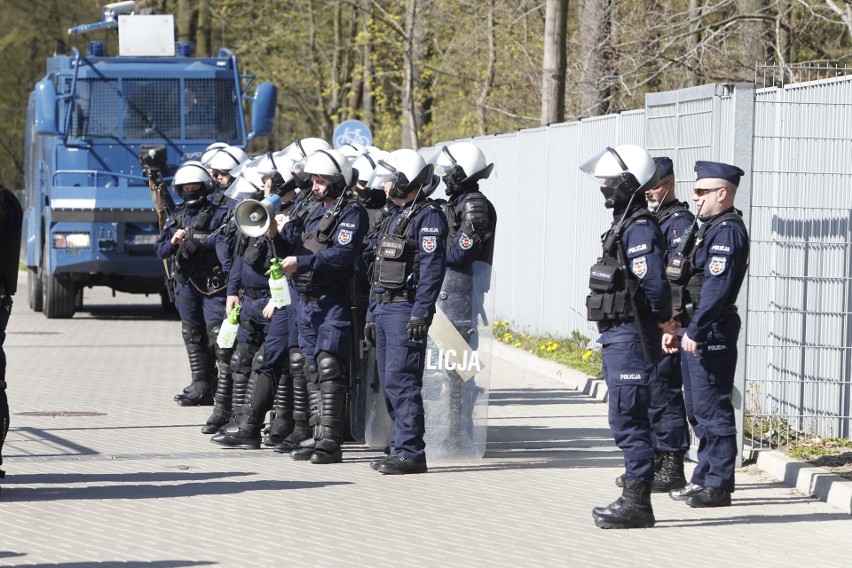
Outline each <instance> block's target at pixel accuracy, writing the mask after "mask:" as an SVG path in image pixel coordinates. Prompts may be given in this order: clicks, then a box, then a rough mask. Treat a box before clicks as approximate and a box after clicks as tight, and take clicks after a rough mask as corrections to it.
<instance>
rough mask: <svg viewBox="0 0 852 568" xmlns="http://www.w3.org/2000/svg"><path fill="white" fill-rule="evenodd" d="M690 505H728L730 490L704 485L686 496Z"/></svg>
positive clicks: (729, 502) (729, 503) (729, 504)
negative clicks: (699, 489)
mask: <svg viewBox="0 0 852 568" xmlns="http://www.w3.org/2000/svg"><path fill="white" fill-rule="evenodd" d="M686 504H687V505H689V506H690V507H730V506H731V492H730V491H727V490H725V489H719V488H718V487H705V488H704V489H702V490H701V491H699V492H698V493H695V494H694V495H690V496H689V497H687V498H686Z"/></svg>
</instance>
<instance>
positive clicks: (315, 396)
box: [276, 364, 320, 461]
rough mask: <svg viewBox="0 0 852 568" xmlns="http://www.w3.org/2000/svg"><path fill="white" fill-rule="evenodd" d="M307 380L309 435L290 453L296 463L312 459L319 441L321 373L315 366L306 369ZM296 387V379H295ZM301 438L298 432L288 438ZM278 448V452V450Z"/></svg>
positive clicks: (294, 413) (308, 366) (282, 443)
mask: <svg viewBox="0 0 852 568" xmlns="http://www.w3.org/2000/svg"><path fill="white" fill-rule="evenodd" d="M305 379H306V385H305V388H306V390H307V401H308V405H307V408H308V412H307V418H308V420H307V422H308V435H307V436H306V437H305V438H304V439H303V440H302V442H301V443H300V444H299V445H298V446H297V447H296V448H295V449H293V450H292V451H291V452H290V457H291V458H293V459H294V460H296V461H307V460H309V459H311V456H312V455H313V453H314V448H315V447H316V443H317V440H318V439H319V423H320V410H319V407H320V392H319V371H318V370H317V368H316V367H315V366H313V365H310V364H308V365H307V367H306V369H305ZM293 380H294V383H293V385H294V386H295V384H296V383H295V377H294V378H293ZM293 415H294V416H295V415H296V412H295V411H294V412H293ZM296 436H299V434H297V433H296V431H295V430H294V431H293V434H291V435H290V436H288V440H289V439H290V438H291V437H296ZM286 443H287V440H285V441H284V442H281V444H278V446H282V445H284V444H286ZM278 446H276V450H277V449H278Z"/></svg>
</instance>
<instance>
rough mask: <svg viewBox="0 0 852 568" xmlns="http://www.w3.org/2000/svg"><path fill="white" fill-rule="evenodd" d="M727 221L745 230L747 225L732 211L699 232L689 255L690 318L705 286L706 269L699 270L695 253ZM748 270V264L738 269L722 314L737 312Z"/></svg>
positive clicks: (707, 224)
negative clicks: (738, 298)
mask: <svg viewBox="0 0 852 568" xmlns="http://www.w3.org/2000/svg"><path fill="white" fill-rule="evenodd" d="M725 221H731V222H733V223H739V224H740V225H742V227H743V228H745V223H744V222H743V218H742V216H741V215H740V214H739V213H738V212H736V211H732V212H730V213H725V214H724V215H722V216H721V217H719V218H718V219H715V220H713V222H712V223H705V224H704V225H703V226H702V227H701V228H700V229H699V230H698V234H697V235H696V237H695V240H696V242H695V246H694V247H693V249H692V252H691V253H690V255H689V264H688V267H687V271H688V274H689V281H688V282H687V283H686V292H687V295H688V297H687V299H686V301H685V302H686V303H685V304H684V306H685V308H686V311H687V314H688V315H689V317H690V318H691V317H692V314H694V313H695V310H696V309H697V308H698V303H699V301H700V300H701V287H702V286H703V285H704V269H703V268H697V267H696V266H695V263H694V262H693V259H694V258H695V252H696V251H697V250H698V248H699V247H700V246H701V241H703V240H704V235H705V234H706V233H707V232H709V231H710V229H713V228H714V227H716V226H718V225H720V224H721V223H723V222H725ZM747 270H748V263H745V264H744V265H743V266H740V267H739V268H738V269H737V273H736V274H735V275H734V285H733V287H732V288H731V289H730V291H729V292H728V295H727V297H726V298H725V305H724V306H722V313H723V314H726V313H731V312H733V311H735V310H736V303H737V296H738V295H739V293H740V288H741V287H742V284H743V280H744V279H745V273H746V271H747Z"/></svg>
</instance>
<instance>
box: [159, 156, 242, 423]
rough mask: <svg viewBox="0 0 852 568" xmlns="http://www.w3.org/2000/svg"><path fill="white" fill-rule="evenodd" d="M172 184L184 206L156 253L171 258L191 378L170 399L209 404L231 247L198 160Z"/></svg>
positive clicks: (186, 165) (223, 211)
mask: <svg viewBox="0 0 852 568" xmlns="http://www.w3.org/2000/svg"><path fill="white" fill-rule="evenodd" d="M174 185H175V191H176V192H177V194H178V195H179V196H180V197H181V198H182V199H183V203H181V204H180V205H178V207H177V209H176V210H175V212H174V213H173V214H172V215H171V216H170V217H169V219H168V220H167V222H166V224H165V226H164V227H163V231H162V232H161V233H160V236H159V238H158V239H157V243H156V245H155V251H156V253H157V256H159V257H160V258H163V259H168V258H171V259H173V269H172V274H173V275H174V278H175V280H176V282H177V285H176V290H175V306H176V308H177V310H178V313H179V314H180V319H181V333H182V335H183V340H184V344H185V345H186V351H187V355H188V356H189V368H190V373H191V375H192V383H191V384H190V385H189V387H188V388H187V389H184V392H183V393H180V394H178V395H176V396H175V400H176V401H177V403H178V404H179V405H180V406H198V405H211V404H213V392H212V391H213V389H212V385H211V384H210V379H211V374H212V372H213V361H214V357H215V358H216V359H224V358H225V355H224V354H223V353H221V350H220V349H219V348H218V346H216V337H217V335H218V334H219V328H220V326H221V324H222V320H223V319H224V316H225V287H226V282H227V274H228V270H229V269H230V264H231V259H230V253H229V251H230V247H231V243H230V241H229V239H228V238H227V237H225V236H223V235H222V233H221V232H220V231H218V229H219V228H220V227H222V226H223V224H224V223H225V220H226V219H227V217H228V211H227V209H225V208H223V207H217V206H215V205H213V204H212V203H210V202H209V201H208V195H210V193H211V192H212V191H213V179H212V178H211V177H210V174H209V173H208V172H207V169H206V168H205V167H204V166H203V165H202V164H201V163H200V162H194V161H190V162H186V163H184V164H183V165H182V166H181V167H180V168H179V169H178V170H177V172H176V173H175V177H174Z"/></svg>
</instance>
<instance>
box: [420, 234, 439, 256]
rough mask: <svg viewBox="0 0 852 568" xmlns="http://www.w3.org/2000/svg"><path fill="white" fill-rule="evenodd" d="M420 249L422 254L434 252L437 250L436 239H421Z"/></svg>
mask: <svg viewBox="0 0 852 568" xmlns="http://www.w3.org/2000/svg"><path fill="white" fill-rule="evenodd" d="M421 247H422V248H423V252H430V253H431V252H435V249H436V248H438V237H434V236H433V237H423V241H422V242H421Z"/></svg>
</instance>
